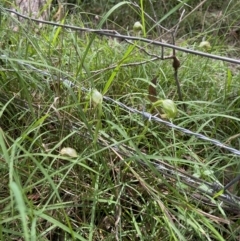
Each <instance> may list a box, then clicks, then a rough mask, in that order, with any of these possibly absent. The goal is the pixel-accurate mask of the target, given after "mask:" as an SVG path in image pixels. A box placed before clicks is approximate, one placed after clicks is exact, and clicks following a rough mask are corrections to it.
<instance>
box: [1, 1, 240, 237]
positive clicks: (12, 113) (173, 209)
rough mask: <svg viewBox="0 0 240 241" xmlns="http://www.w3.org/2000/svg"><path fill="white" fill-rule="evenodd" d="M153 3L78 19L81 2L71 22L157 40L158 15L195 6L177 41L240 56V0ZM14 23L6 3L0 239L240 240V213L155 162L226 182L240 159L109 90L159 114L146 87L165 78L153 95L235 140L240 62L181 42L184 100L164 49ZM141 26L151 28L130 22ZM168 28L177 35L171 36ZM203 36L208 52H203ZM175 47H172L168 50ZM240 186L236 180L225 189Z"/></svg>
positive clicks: (107, 8)
mask: <svg viewBox="0 0 240 241" xmlns="http://www.w3.org/2000/svg"><path fill="white" fill-rule="evenodd" d="M99 2H100V3H102V2H103V1H99ZM157 2H158V1H155V2H153V4H154V6H153V8H152V6H151V4H150V2H148V5H147V6H145V5H144V4H145V1H143V0H141V1H139V8H137V7H134V6H133V5H132V4H128V2H123V1H107V4H106V5H104V7H102V9H101V11H100V12H101V13H99V15H101V16H102V17H96V16H95V14H90V13H88V14H86V11H85V14H83V13H82V15H81V17H79V14H76V13H77V12H78V11H82V10H81V9H83V8H84V4H86V3H82V5H81V4H80V3H79V4H80V6H76V8H75V9H74V10H73V9H71V10H69V11H70V13H69V14H68V16H67V17H66V18H64V19H63V20H62V23H64V24H68V25H74V26H79V27H84V26H86V27H91V28H93V29H97V28H109V29H117V31H119V32H121V33H123V34H126V35H127V34H131V35H137V34H139V35H144V34H146V36H147V37H149V38H150V39H155V38H158V37H159V35H158V31H159V28H156V26H154V25H155V24H154V21H151V20H150V19H149V17H148V16H154V15H156V16H161V17H162V18H159V19H158V20H160V19H162V22H161V23H160V24H161V25H164V26H165V27H166V28H168V29H170V28H172V27H173V26H175V25H176V24H177V23H178V20H179V19H180V16H181V11H182V10H183V8H185V9H186V13H185V15H187V13H190V12H191V11H192V13H191V14H190V15H189V16H188V17H186V19H184V16H185V15H184V16H183V22H181V23H180V24H179V28H178V31H177V33H176V37H175V42H176V45H179V46H182V47H186V48H191V49H196V50H201V51H208V52H210V53H212V54H217V55H221V56H232V57H236V59H237V57H238V53H239V47H238V46H239V38H238V26H237V23H238V22H239V20H240V17H239V16H240V14H239V11H240V8H239V7H240V6H239V5H240V3H239V2H238V1H226V2H228V4H226V3H223V5H220V4H219V1H206V4H207V5H206V4H203V6H202V7H201V8H200V7H199V8H197V9H196V10H194V8H195V7H196V6H198V5H199V1H190V0H189V1H161V2H162V3H165V2H166V5H165V7H164V8H163V9H164V12H163V13H161V15H159V14H160V13H158V12H157V10H156V12H153V9H158V8H156V6H155V5H156V4H157ZM175 2H177V4H178V5H176V3H175ZM224 2H225V1H224ZM167 3H168V4H169V5H168V4H167ZM170 3H171V4H170ZM210 3H212V5H211V4H210ZM184 4H185V5H184ZM215 4H216V5H215ZM176 6H177V7H176ZM158 11H160V10H158ZM179 11H180V12H179ZM131 12H134V14H130V13H131ZM145 12H147V13H148V15H146V14H145ZM119 13H120V14H119ZM126 13H128V14H127V15H125V14H126ZM169 13H172V15H170V14H169ZM125 16H127V17H126V18H125ZM203 16H205V20H206V21H204V20H203ZM209 16H212V18H213V19H212V20H213V21H212V22H211V21H210V17H209ZM12 18H13V17H12V16H10V13H9V12H7V11H5V10H3V9H2V11H1V30H0V36H1V38H0V39H1V40H0V47H1V48H0V60H1V62H0V64H1V65H0V86H1V87H0V175H1V177H2V178H1V184H0V197H1V198H0V217H1V219H0V240H25V241H30V240H31V241H33V240H36V241H47V240H67V241H70V240H71V241H72V240H89V241H92V240H94V241H95V240H124V241H125V240H166V241H169V240H191V241H192V240H204V241H205V240H229V241H234V240H239V236H240V230H239V220H238V219H237V218H236V214H237V213H236V211H234V210H233V209H230V210H228V209H225V208H224V207H223V206H222V204H221V203H220V201H218V200H217V199H216V200H213V199H211V198H209V199H207V198H205V199H204V201H203V202H202V201H201V198H200V196H199V193H197V191H196V190H192V189H191V188H190V187H188V186H186V185H185V184H183V183H182V182H181V181H180V180H179V181H178V180H174V179H172V178H168V177H167V176H166V175H162V174H161V173H160V172H159V171H158V169H157V168H156V166H154V165H152V161H153V160H156V161H157V160H159V161H160V160H161V161H163V162H165V163H167V164H168V165H170V166H172V167H174V168H176V169H178V170H181V171H185V172H186V173H188V174H190V175H193V176H195V177H198V178H201V179H202V180H204V181H207V182H210V183H213V182H216V181H217V180H218V181H219V182H220V183H222V184H223V185H225V184H227V183H228V182H229V181H230V180H231V179H233V178H234V177H235V176H237V175H238V174H239V172H240V171H239V170H240V166H239V157H238V156H236V155H233V154H232V153H229V152H227V151H225V150H224V149H221V148H218V147H216V146H214V145H212V144H211V143H208V142H206V141H203V140H199V139H197V138H194V137H191V136H188V135H186V134H184V133H181V132H179V131H176V130H173V129H171V128H169V127H167V126H165V125H162V124H159V123H155V122H153V121H148V120H146V119H144V118H143V116H141V115H139V114H137V113H129V112H128V111H126V110H124V109H122V108H121V107H120V106H118V105H116V104H114V103H113V102H110V101H105V100H103V101H102V99H101V95H99V93H102V94H103V95H104V96H108V97H111V98H112V99H114V100H118V101H120V102H122V103H124V104H126V105H127V106H129V107H132V108H136V109H137V110H141V111H142V110H145V111H148V112H150V111H152V113H153V114H157V110H156V108H153V107H154V104H152V103H151V102H150V100H149V97H148V95H149V85H151V82H152V80H153V78H154V77H156V76H158V78H157V82H156V89H155V90H156V92H157V98H159V100H164V99H170V100H172V101H174V103H175V104H176V105H177V108H178V115H177V117H175V118H174V119H173V120H171V121H172V122H173V123H174V124H176V125H178V126H181V127H183V128H186V129H190V130H191V131H194V132H197V133H202V134H204V135H206V136H208V137H210V138H215V139H217V140H219V141H221V142H222V143H225V144H227V145H229V146H231V147H233V148H236V149H239V130H240V117H239V111H240V107H239V106H240V98H239V96H240V95H239V91H240V82H239V78H240V74H239V68H238V66H237V65H233V64H229V63H226V62H222V61H218V60H213V59H208V58H204V57H200V56H196V55H191V54H186V53H182V52H180V51H177V53H176V55H177V58H178V59H179V60H180V63H181V67H180V68H179V69H178V78H179V80H180V83H181V92H182V95H183V101H180V100H179V95H178V91H177V86H176V83H175V79H174V69H173V67H172V60H171V59H166V60H160V59H158V60H152V58H154V56H153V55H158V56H161V50H162V48H161V47H157V46H153V45H151V44H146V43H143V42H140V41H134V42H132V44H129V42H126V41H119V39H117V38H111V37H106V36H100V35H96V34H93V33H88V32H76V31H73V30H71V29H64V28H61V27H57V26H50V25H49V26H44V27H43V28H42V29H40V30H38V31H36V29H37V28H38V26H36V25H34V24H30V23H28V24H27V25H24V24H23V23H18V24H19V30H18V31H17V32H13V31H12V29H11V28H10V27H9V26H10V24H12V22H14V21H13V19H12ZM198 18H199V19H198ZM208 18H209V20H208ZM87 19H88V20H87ZM15 21H16V20H15ZM136 21H139V22H140V23H141V24H142V26H143V31H142V32H137V33H136V32H134V31H133V30H132V28H133V24H134V22H136ZM15 24H16V23H15ZM160 30H161V34H162V38H163V39H164V40H165V41H169V42H170V43H171V42H172V35H170V34H169V33H168V32H167V31H166V30H163V29H160ZM203 40H206V41H209V43H210V44H211V47H209V46H207V48H204V46H206V45H204V46H203V47H202V48H201V47H199V45H200V44H201V42H202V41H203ZM147 52H148V53H150V54H152V55H150V54H147ZM171 54H172V50H169V49H164V56H169V55H171ZM143 62H144V63H143ZM83 88H85V89H88V90H90V91H84V89H83ZM92 90H94V91H95V92H94V95H95V97H94V98H96V99H93V98H92V96H91V94H92ZM96 91H98V92H99V93H98V92H96ZM160 102H161V101H160ZM161 103H162V102H161ZM183 104H185V105H186V111H185V110H184V108H183V107H184V106H183ZM159 108H160V107H159V106H157V109H159ZM160 111H162V109H161V110H160ZM174 111H175V109H174ZM174 114H175V113H174ZM70 148H72V149H74V150H76V153H77V154H76V153H75V152H74V151H73V150H72V149H70ZM69 152H70V153H69ZM139 160H142V161H143V162H144V163H145V165H143V164H142V163H140V162H139ZM238 190H239V186H238V184H235V185H234V186H233V187H231V189H230V190H229V191H230V192H231V193H233V194H234V195H239V191H238ZM194 197H195V198H194ZM209 204H210V205H209ZM214 204H216V205H214ZM238 213H239V210H238Z"/></svg>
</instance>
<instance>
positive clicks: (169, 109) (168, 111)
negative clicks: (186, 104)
mask: <svg viewBox="0 0 240 241" xmlns="http://www.w3.org/2000/svg"><path fill="white" fill-rule="evenodd" d="M161 106H162V109H163V111H164V113H165V115H166V117H167V118H168V119H174V118H175V117H176V116H177V112H178V110H177V107H176V105H175V103H174V102H173V101H172V100H169V99H166V100H162V105H161Z"/></svg>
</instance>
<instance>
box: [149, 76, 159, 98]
mask: <svg viewBox="0 0 240 241" xmlns="http://www.w3.org/2000/svg"><path fill="white" fill-rule="evenodd" d="M157 78H158V76H156V77H154V78H153V79H152V80H151V84H150V85H149V87H148V98H149V100H150V101H151V102H156V101H157V100H158V98H157V90H156V84H157Z"/></svg>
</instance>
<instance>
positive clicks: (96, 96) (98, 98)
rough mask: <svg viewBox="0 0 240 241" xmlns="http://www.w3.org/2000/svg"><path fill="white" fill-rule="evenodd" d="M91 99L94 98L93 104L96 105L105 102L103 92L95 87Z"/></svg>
mask: <svg viewBox="0 0 240 241" xmlns="http://www.w3.org/2000/svg"><path fill="white" fill-rule="evenodd" d="M91 100H92V102H93V105H94V106H97V105H99V104H102V102H103V96H102V94H101V93H100V92H99V91H98V90H96V89H94V90H93V91H92V96H91Z"/></svg>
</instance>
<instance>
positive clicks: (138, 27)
mask: <svg viewBox="0 0 240 241" xmlns="http://www.w3.org/2000/svg"><path fill="white" fill-rule="evenodd" d="M142 29H143V26H142V24H141V23H140V22H139V21H137V22H135V23H134V25H133V31H134V32H138V31H141V30H142Z"/></svg>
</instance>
